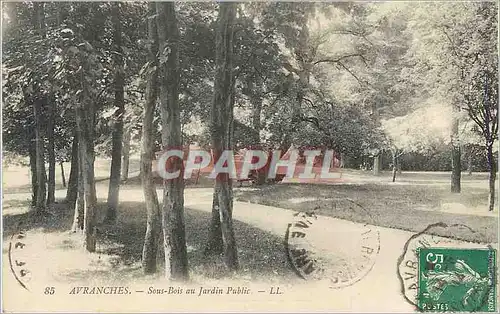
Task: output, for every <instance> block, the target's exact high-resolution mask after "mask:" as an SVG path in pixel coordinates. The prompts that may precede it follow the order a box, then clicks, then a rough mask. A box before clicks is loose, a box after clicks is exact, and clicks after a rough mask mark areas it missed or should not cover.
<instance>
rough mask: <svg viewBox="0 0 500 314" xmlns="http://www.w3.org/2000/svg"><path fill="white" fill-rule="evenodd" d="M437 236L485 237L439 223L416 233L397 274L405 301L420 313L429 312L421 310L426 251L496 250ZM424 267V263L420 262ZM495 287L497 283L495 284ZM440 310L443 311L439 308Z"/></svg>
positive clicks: (406, 248)
mask: <svg viewBox="0 0 500 314" xmlns="http://www.w3.org/2000/svg"><path fill="white" fill-rule="evenodd" d="M436 234H450V235H453V234H462V235H463V234H468V235H470V236H471V237H472V238H475V236H480V237H481V238H484V236H482V234H481V233H480V232H478V231H475V230H473V229H471V228H470V227H468V226H466V225H463V224H453V225H447V224H445V223H442V222H439V223H434V224H431V225H429V226H427V228H425V229H424V230H423V231H421V232H419V233H416V234H414V235H413V236H412V237H411V238H410V239H408V241H407V242H406V243H405V245H404V249H403V253H402V254H401V255H400V257H399V258H398V261H397V275H398V278H399V281H400V284H401V294H402V295H403V297H404V299H405V300H406V301H407V302H408V303H410V304H412V305H413V306H415V308H416V309H417V310H419V311H424V310H426V309H424V308H420V306H419V304H420V303H422V302H419V299H418V295H419V289H420V288H419V271H420V269H419V252H420V251H421V249H424V248H441V249H483V250H485V249H486V250H493V247H492V246H491V245H488V244H481V243H474V242H466V241H462V240H455V239H452V238H448V237H442V236H438V235H436ZM420 264H421V263H420ZM493 286H494V283H493ZM438 310H439V309H438Z"/></svg>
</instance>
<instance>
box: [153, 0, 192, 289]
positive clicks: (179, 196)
mask: <svg viewBox="0 0 500 314" xmlns="http://www.w3.org/2000/svg"><path fill="white" fill-rule="evenodd" d="M156 10H157V16H158V18H157V19H156V22H157V32H158V42H159V45H160V46H159V51H160V52H161V57H160V60H162V59H163V58H165V59H166V61H164V62H160V64H159V67H158V68H159V73H158V74H159V83H160V104H161V112H162V133H163V134H162V138H163V139H164V140H166V141H163V147H164V148H166V149H172V148H176V149H179V148H181V145H182V138H181V123H180V108H179V91H178V88H179V55H178V54H179V52H178V47H179V28H178V26H177V18H176V14H175V7H174V3H173V2H157V3H156ZM167 47H168V48H169V49H166V48H167ZM165 54H166V55H165ZM171 160H172V162H171V163H170V162H169V163H168V166H167V167H168V171H169V172H175V171H177V170H179V171H180V172H181V174H180V175H179V176H178V177H177V178H174V179H171V180H165V181H164V183H163V188H164V192H163V206H162V209H163V212H162V225H163V237H164V248H165V265H166V266H165V268H166V275H167V276H169V277H170V279H173V280H187V279H188V278H189V272H188V258H187V249H186V232H185V226H184V178H183V169H182V168H183V162H182V160H181V159H179V158H174V159H171Z"/></svg>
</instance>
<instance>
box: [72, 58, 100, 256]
mask: <svg viewBox="0 0 500 314" xmlns="http://www.w3.org/2000/svg"><path fill="white" fill-rule="evenodd" d="M80 62H81V63H82V71H81V77H80V82H81V86H82V93H81V94H82V96H81V98H82V101H81V102H80V103H79V104H78V106H77V108H76V128H77V131H78V135H77V137H78V141H79V143H78V150H79V154H80V155H79V156H78V160H80V162H81V164H82V178H83V188H84V201H85V213H84V234H85V243H84V246H85V248H86V249H87V251H89V252H95V249H96V241H97V227H96V223H97V215H96V200H97V195H96V189H95V177H94V126H95V112H94V104H93V103H92V100H91V97H90V95H89V86H88V80H87V79H86V77H85V75H87V74H88V73H90V69H89V64H88V62H87V59H86V58H85V56H83V55H82V56H81V58H80Z"/></svg>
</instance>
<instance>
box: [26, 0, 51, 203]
mask: <svg viewBox="0 0 500 314" xmlns="http://www.w3.org/2000/svg"><path fill="white" fill-rule="evenodd" d="M44 5H45V4H44V3H38V2H37V3H34V4H33V8H34V10H33V14H34V18H33V21H34V23H35V28H36V30H37V31H38V35H39V36H40V37H42V38H43V37H44V36H45V11H44ZM35 89H38V90H37V91H36V92H35V94H34V97H33V99H30V101H31V103H32V106H33V117H34V120H35V147H36V148H35V151H36V155H35V156H36V178H37V192H36V203H35V208H36V211H37V212H44V211H45V201H46V194H45V192H46V182H47V179H46V175H47V174H46V172H45V145H44V137H43V131H42V126H43V122H42V106H43V105H44V102H45V101H46V99H47V95H44V94H43V90H42V87H41V85H39V86H36V87H35ZM29 97H30V96H29V95H27V94H26V95H25V98H29Z"/></svg>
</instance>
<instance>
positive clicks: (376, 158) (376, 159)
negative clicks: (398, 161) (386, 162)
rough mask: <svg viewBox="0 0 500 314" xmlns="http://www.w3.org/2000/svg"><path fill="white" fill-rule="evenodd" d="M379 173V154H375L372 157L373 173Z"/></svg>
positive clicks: (376, 174) (375, 174)
mask: <svg viewBox="0 0 500 314" xmlns="http://www.w3.org/2000/svg"><path fill="white" fill-rule="evenodd" d="M393 161H394V159H393ZM379 174H380V154H377V155H375V156H374V157H373V175H374V176H378V175H379ZM393 182H394V181H393Z"/></svg>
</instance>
